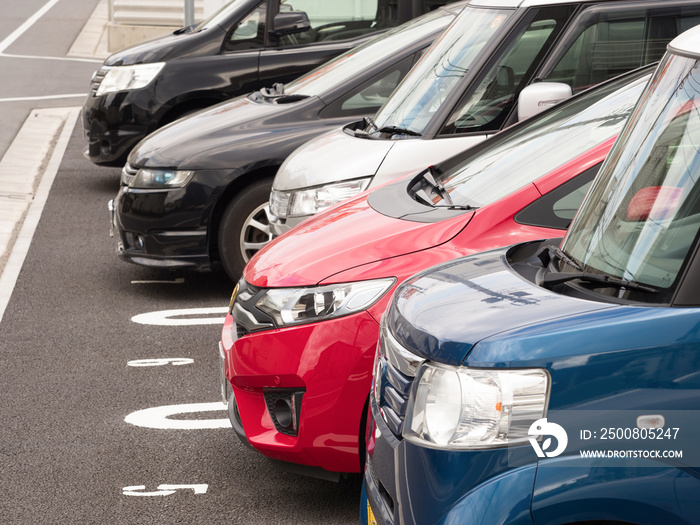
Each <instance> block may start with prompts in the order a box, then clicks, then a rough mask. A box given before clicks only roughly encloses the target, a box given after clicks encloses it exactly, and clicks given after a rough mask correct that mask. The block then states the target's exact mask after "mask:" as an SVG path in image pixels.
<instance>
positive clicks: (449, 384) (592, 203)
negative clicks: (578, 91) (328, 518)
mask: <svg viewBox="0 0 700 525" xmlns="http://www.w3.org/2000/svg"><path fill="white" fill-rule="evenodd" d="M699 65H700V29H698V28H696V29H692V30H691V31H689V32H688V33H685V34H683V35H681V36H680V37H678V38H677V39H675V40H674V41H673V42H671V44H670V46H669V55H668V56H667V57H666V58H665V59H664V60H663V62H662V63H661V64H660V65H659V68H658V70H657V72H656V73H655V75H654V77H653V78H652V79H651V81H650V82H649V85H648V88H647V91H645V92H644V93H643V94H642V96H641V97H640V105H639V106H638V107H637V108H635V110H634V112H633V113H632V115H633V116H632V117H631V118H630V122H629V124H628V126H627V127H626V128H625V130H624V131H623V132H622V134H621V136H620V139H619V140H618V142H617V143H616V144H615V146H614V147H613V149H612V151H611V153H610V155H609V156H608V159H607V160H606V162H605V164H604V166H603V167H602V168H601V171H600V173H599V175H598V177H597V178H596V180H595V182H594V183H593V186H592V188H591V190H590V192H589V194H588V195H587V197H586V199H585V201H584V203H583V205H582V206H581V209H580V210H579V212H578V215H577V216H576V219H575V220H574V222H573V224H572V225H571V227H570V229H569V231H568V233H567V234H566V236H565V237H564V240H563V242H561V239H550V240H545V241H536V242H529V243H528V242H525V243H519V244H517V245H515V246H513V247H510V248H503V249H497V250H493V251H490V252H486V253H482V254H476V255H472V256H469V257H466V258H462V259H457V260H454V261H450V262H446V263H443V264H441V265H439V266H436V267H434V268H431V269H429V270H426V271H424V272H422V273H420V274H418V275H416V276H414V277H412V278H411V279H409V280H408V281H406V282H405V283H404V284H403V285H402V286H400V287H399V288H398V289H397V290H396V292H395V294H394V297H393V299H392V301H391V304H390V307H389V309H388V310H387V313H386V315H385V317H384V319H383V325H382V338H381V343H380V345H379V347H378V357H377V360H376V365H375V366H376V368H375V380H374V388H373V393H372V395H371V422H370V432H369V433H368V438H369V442H368V445H367V450H368V459H367V468H366V470H365V476H364V486H365V492H364V494H366V496H368V498H369V502H367V500H366V499H365V502H364V504H363V506H362V509H361V515H362V518H363V520H362V521H363V522H364V523H368V522H369V523H377V522H380V523H386V524H393V523H405V524H413V523H416V524H421V525H428V524H432V523H509V524H515V525H517V524H525V523H527V524H530V525H531V524H533V523H537V524H549V523H587V524H588V523H591V524H592V523H595V524H602V523H608V524H609V523H625V524H632V523H634V524H659V523H687V524H689V523H698V516H699V515H700V498H698V494H700V449H698V442H699V438H700V419H699V418H698V410H700V380H699V375H698V370H700V331H698V327H699V326H700V287H698V280H699V279H700V255H699V253H700V250H698V247H699V245H700V237H699V236H698V231H699V230H700V177H699V175H700V153H698V152H699V151H700V117H699V115H700V113H699V112H698V102H699V101H700V68H699V67H698V66H699Z"/></svg>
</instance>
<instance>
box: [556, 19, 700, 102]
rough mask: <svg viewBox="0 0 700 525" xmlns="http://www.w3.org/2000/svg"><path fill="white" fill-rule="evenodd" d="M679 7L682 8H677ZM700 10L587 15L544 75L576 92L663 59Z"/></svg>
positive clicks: (692, 23)
mask: <svg viewBox="0 0 700 525" xmlns="http://www.w3.org/2000/svg"><path fill="white" fill-rule="evenodd" d="M678 9H680V8H678ZM699 15H700V10H698V9H694V10H693V11H692V12H691V11H690V10H689V9H687V8H686V9H685V10H684V13H682V14H681V13H679V14H677V15H669V14H668V9H667V10H666V12H665V13H656V12H653V11H651V10H640V9H635V12H634V13H633V14H632V13H630V14H628V16H623V15H622V14H617V15H615V16H610V13H607V12H605V11H602V12H597V13H596V14H595V15H584V18H583V19H582V21H581V22H580V23H579V24H578V25H579V26H580V27H581V30H580V33H578V34H577V35H574V40H572V39H569V42H571V44H570V46H569V47H568V49H567V50H566V52H565V54H564V55H563V56H562V57H561V59H559V61H558V62H557V63H556V65H555V66H554V68H553V69H552V71H551V72H550V73H549V74H547V75H546V76H545V78H544V80H545V81H550V82H564V83H566V84H569V85H570V86H571V88H572V90H573V91H574V93H576V92H579V91H583V90H584V89H586V88H589V87H591V86H594V85H596V84H598V83H600V82H604V81H605V80H608V79H610V78H613V77H616V76H617V75H621V74H622V73H625V72H627V71H630V70H632V69H636V68H638V67H642V66H644V65H646V64H650V63H652V62H656V61H658V60H660V59H661V57H662V56H663V54H664V52H665V51H666V45H667V44H668V43H669V42H670V41H671V40H673V38H675V37H676V36H677V35H679V34H680V33H682V32H683V31H684V29H685V28H688V27H692V26H693V25H695V24H697V23H700V16H699Z"/></svg>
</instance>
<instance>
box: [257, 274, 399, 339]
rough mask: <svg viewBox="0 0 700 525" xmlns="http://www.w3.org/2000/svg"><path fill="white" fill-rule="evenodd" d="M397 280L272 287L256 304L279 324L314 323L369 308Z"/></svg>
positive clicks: (280, 325) (282, 325) (281, 325)
mask: <svg viewBox="0 0 700 525" xmlns="http://www.w3.org/2000/svg"><path fill="white" fill-rule="evenodd" d="M395 282H396V279H393V278H390V279H376V280H373V281H359V282H354V283H343V284H330V285H327V286H316V287H312V288H271V289H269V290H267V291H266V292H265V294H264V295H263V296H262V297H261V298H260V299H258V301H257V303H256V305H255V306H256V307H257V308H258V309H260V310H262V311H263V312H265V313H266V314H268V315H269V316H271V317H272V318H273V319H274V320H275V322H276V323H277V326H279V327H284V326H290V325H296V324H303V323H313V322H317V321H324V320H326V319H333V318H336V317H342V316H344V315H349V314H352V313H355V312H360V311H362V310H366V309H367V308H369V307H370V306H372V305H373V304H374V303H376V302H377V301H378V300H379V299H380V298H381V297H382V296H383V295H384V294H385V293H386V292H387V291H388V290H389V289H390V288H391V287H392V286H393V285H394V283H395Z"/></svg>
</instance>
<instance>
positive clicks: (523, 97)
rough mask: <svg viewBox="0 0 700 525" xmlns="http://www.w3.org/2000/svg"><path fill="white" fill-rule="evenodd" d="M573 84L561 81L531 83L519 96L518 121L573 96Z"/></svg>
mask: <svg viewBox="0 0 700 525" xmlns="http://www.w3.org/2000/svg"><path fill="white" fill-rule="evenodd" d="M571 95H573V92H572V91H571V86H569V85H568V84H562V83H561V82H537V83H535V84H530V85H529V86H527V87H526V88H525V89H523V90H522V91H521V92H520V96H519V97H518V121H520V120H525V119H526V118H529V117H532V116H533V115H537V114H538V113H540V112H541V111H544V110H545V109H547V108H550V107H552V106H554V105H555V104H558V103H559V102H562V101H564V100H566V99H567V98H571Z"/></svg>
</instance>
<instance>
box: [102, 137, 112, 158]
mask: <svg viewBox="0 0 700 525" xmlns="http://www.w3.org/2000/svg"><path fill="white" fill-rule="evenodd" d="M111 149H112V148H110V146H109V142H107V141H106V140H103V141H102V142H100V151H101V152H102V155H105V156H106V155H109V154H110V152H111V151H110V150H111Z"/></svg>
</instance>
